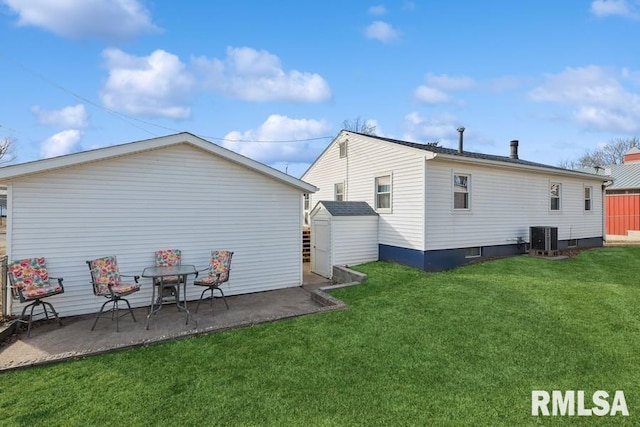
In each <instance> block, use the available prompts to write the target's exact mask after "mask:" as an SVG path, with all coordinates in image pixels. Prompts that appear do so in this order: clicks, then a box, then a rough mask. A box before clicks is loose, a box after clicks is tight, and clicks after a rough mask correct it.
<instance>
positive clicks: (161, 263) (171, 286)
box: [153, 249, 183, 303]
mask: <svg viewBox="0 0 640 427" xmlns="http://www.w3.org/2000/svg"><path fill="white" fill-rule="evenodd" d="M181 263H182V251H181V250H180V249H161V250H159V251H156V267H173V266H176V265H180V264H181ZM182 280H183V279H182V278H181V277H180V276H166V277H163V278H162V280H160V278H156V279H154V280H153V284H154V285H156V286H160V283H162V289H159V290H158V299H159V300H160V302H162V301H161V300H162V298H164V297H166V296H174V297H175V299H176V303H178V294H179V290H178V289H177V288H176V287H177V286H179V285H180V284H181V283H182ZM165 293H166V295H165ZM169 293H170V294H169Z"/></svg>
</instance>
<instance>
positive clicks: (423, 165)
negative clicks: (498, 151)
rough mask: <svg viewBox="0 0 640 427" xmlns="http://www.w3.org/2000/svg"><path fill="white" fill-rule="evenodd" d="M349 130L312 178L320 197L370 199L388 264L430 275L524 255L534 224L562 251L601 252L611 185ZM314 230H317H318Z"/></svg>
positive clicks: (508, 159)
mask: <svg viewBox="0 0 640 427" xmlns="http://www.w3.org/2000/svg"><path fill="white" fill-rule="evenodd" d="M462 145H463V141H462V132H461V133H460V147H459V148H458V149H457V150H456V149H450V148H443V147H438V146H435V145H433V144H418V143H412V142H406V141H399V140H394V139H389V138H382V137H377V136H370V135H364V134H359V133H355V132H350V131H342V132H340V134H338V136H337V137H336V138H335V139H334V140H333V141H332V142H331V144H330V145H329V146H328V147H327V148H326V149H325V151H324V152H323V153H322V154H321V155H320V156H319V157H318V158H317V159H316V161H315V162H314V163H313V164H312V165H311V166H310V167H309V169H308V170H307V171H306V172H305V173H304V175H303V176H302V179H303V180H304V181H306V182H310V183H312V184H313V185H315V186H317V187H318V191H317V192H316V193H315V194H312V195H310V196H309V197H310V202H309V205H310V206H315V204H316V203H317V202H318V201H320V200H344V201H364V202H367V203H368V204H369V205H370V206H371V207H372V208H373V209H374V210H375V211H376V212H377V213H378V214H379V220H378V243H379V246H378V248H379V256H380V259H381V260H387V261H398V262H402V263H405V264H408V265H412V266H415V267H417V268H421V269H424V270H428V271H437V270H443V269H448V268H451V267H455V266H458V265H462V264H465V263H467V262H472V261H474V260H479V259H487V258H491V257H496V256H505V255H511V254H517V253H523V252H524V251H525V249H526V248H525V246H526V245H525V244H524V243H523V242H529V239H530V236H529V230H530V227H532V226H548V227H556V228H557V233H558V237H557V238H558V242H557V244H558V249H560V250H562V249H565V248H567V247H569V246H578V247H593V246H601V245H602V242H603V236H604V225H603V184H604V183H605V182H606V181H608V179H609V178H607V177H602V176H597V175H594V174H589V173H583V172H577V171H571V170H566V169H562V168H558V167H553V166H548V165H543V164H539V163H533V162H528V161H524V160H521V159H519V158H518V152H517V149H518V142H517V141H512V142H511V152H510V155H509V156H495V155H486V154H480V153H472V152H468V151H464V150H463V146H462ZM312 232H313V230H312Z"/></svg>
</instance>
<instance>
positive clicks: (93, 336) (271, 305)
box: [0, 264, 345, 372]
mask: <svg viewBox="0 0 640 427" xmlns="http://www.w3.org/2000/svg"><path fill="white" fill-rule="evenodd" d="M307 265H308V264H307ZM307 265H305V266H307ZM330 285H332V283H331V282H329V281H328V280H327V279H326V278H324V277H321V276H318V275H316V274H313V273H311V272H309V271H308V267H307V268H305V274H304V285H303V286H300V287H295V288H287V289H280V290H275V291H267V292H258V293H254V294H245V295H237V296H230V297H227V302H228V303H229V310H227V309H226V307H225V306H224V303H223V301H222V300H221V299H216V300H215V301H214V305H213V314H212V310H211V307H210V306H209V304H208V301H207V302H205V303H202V304H200V308H199V310H198V313H195V309H196V302H195V301H194V302H189V305H188V307H189V310H190V312H191V319H190V321H189V323H188V324H186V315H185V313H183V312H179V311H178V310H177V309H176V306H175V305H174V304H166V305H165V306H163V308H162V310H160V311H159V312H158V313H157V314H156V315H155V316H154V317H152V318H151V321H150V325H149V330H147V329H146V325H147V311H148V309H147V308H146V307H142V308H136V309H134V313H135V317H136V320H137V322H135V323H134V322H133V319H132V318H131V316H124V317H122V318H121V319H120V332H116V325H115V323H114V322H112V321H111V319H109V318H108V317H105V318H101V319H100V320H98V323H97V325H96V328H95V330H93V331H91V325H92V323H93V321H94V319H95V317H94V315H85V316H73V317H65V318H63V319H62V320H63V324H64V326H63V327H62V328H61V327H59V326H58V324H57V323H56V322H52V321H50V322H38V323H37V324H34V326H33V328H32V331H31V337H29V338H27V334H26V331H25V330H22V331H21V332H20V333H17V334H14V335H13V336H10V337H9V338H8V339H5V340H4V342H0V372H3V371H9V370H14V369H19V368H25V367H29V366H36V365H42V364H47V363H53V362H60V361H63V360H70V359H78V358H82V357H85V356H90V355H95V354H100V353H105V352H110V351H115V350H121V349H127V348H132V347H137V346H145V345H150V344H155V343H160V342H166V341H172V340H175V339H181V338H186V337H191V336H196V335H203V334H210V333H215V332H220V331H225V330H229V329H233V328H240V327H245V326H251V325H255V324H258V323H265V322H272V321H276V320H280V319H286V318H291V317H296V316H302V315H307V314H313V313H321V312H325V311H330V310H336V309H341V308H344V307H345V305H344V304H343V303H342V302H341V301H339V300H337V299H335V298H333V297H331V296H330V295H328V294H327V293H325V292H324V291H323V289H326V287H330ZM121 312H122V311H121ZM23 329H24V328H23Z"/></svg>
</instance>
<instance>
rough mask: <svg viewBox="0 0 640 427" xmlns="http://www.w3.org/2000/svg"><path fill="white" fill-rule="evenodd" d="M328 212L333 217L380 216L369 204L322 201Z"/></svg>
mask: <svg viewBox="0 0 640 427" xmlns="http://www.w3.org/2000/svg"><path fill="white" fill-rule="evenodd" d="M319 203H322V204H323V205H324V207H325V208H326V209H327V211H328V212H329V213H330V214H331V215H333V216H366V215H378V214H377V213H376V211H374V210H373V209H372V208H371V206H369V204H368V203H367V202H336V201H334V200H322V201H320V202H319Z"/></svg>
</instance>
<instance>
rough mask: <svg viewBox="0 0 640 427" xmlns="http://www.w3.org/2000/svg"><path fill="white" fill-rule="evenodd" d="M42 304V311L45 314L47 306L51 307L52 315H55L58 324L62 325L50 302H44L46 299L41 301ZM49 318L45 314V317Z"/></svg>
mask: <svg viewBox="0 0 640 427" xmlns="http://www.w3.org/2000/svg"><path fill="white" fill-rule="evenodd" d="M42 305H43V306H44V307H45V309H44V312H45V314H47V308H46V307H47V306H49V308H50V309H51V312H52V313H53V315H54V316H55V318H56V319H57V320H58V324H59V325H60V326H64V325H63V324H62V319H60V316H59V315H58V312H57V311H56V309H55V308H53V305H52V304H51V303H50V302H46V301H42ZM48 318H49V315H48V314H47V319H48Z"/></svg>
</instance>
